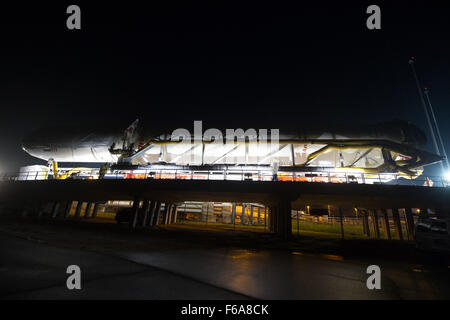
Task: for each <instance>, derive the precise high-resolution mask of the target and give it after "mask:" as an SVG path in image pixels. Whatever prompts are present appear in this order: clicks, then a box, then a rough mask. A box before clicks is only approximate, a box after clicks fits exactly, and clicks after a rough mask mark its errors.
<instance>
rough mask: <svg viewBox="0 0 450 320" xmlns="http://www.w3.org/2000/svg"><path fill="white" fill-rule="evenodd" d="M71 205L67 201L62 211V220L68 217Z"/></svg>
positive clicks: (71, 202) (70, 202)
mask: <svg viewBox="0 0 450 320" xmlns="http://www.w3.org/2000/svg"><path fill="white" fill-rule="evenodd" d="M72 204H73V201H67V203H66V208H65V209H64V216H63V217H64V218H67V217H69V215H70V210H72Z"/></svg>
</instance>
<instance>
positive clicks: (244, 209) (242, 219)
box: [241, 203, 247, 224]
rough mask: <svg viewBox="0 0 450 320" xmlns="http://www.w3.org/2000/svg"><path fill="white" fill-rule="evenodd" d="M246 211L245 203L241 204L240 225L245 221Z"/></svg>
mask: <svg viewBox="0 0 450 320" xmlns="http://www.w3.org/2000/svg"><path fill="white" fill-rule="evenodd" d="M246 209H247V204H246V203H243V204H242V212H241V224H244V221H245V211H247V210H246Z"/></svg>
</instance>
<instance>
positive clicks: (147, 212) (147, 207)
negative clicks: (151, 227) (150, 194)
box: [141, 199, 150, 227]
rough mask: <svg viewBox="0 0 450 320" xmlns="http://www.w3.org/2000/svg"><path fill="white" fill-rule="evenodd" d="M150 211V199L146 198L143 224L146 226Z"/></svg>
mask: <svg viewBox="0 0 450 320" xmlns="http://www.w3.org/2000/svg"><path fill="white" fill-rule="evenodd" d="M149 211H150V201H149V200H147V199H145V200H144V204H143V206H142V217H141V226H142V227H145V226H147V224H148V216H149Z"/></svg>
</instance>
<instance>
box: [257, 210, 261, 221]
mask: <svg viewBox="0 0 450 320" xmlns="http://www.w3.org/2000/svg"><path fill="white" fill-rule="evenodd" d="M257 221H258V225H259V224H261V207H258V220H257Z"/></svg>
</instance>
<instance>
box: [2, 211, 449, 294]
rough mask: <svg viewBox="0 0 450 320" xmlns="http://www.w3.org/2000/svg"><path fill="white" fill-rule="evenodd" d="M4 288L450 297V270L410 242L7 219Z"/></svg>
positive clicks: (9, 290)
mask: <svg viewBox="0 0 450 320" xmlns="http://www.w3.org/2000/svg"><path fill="white" fill-rule="evenodd" d="M97 222H98V221H97ZM73 264H75V265H78V266H80V268H81V271H82V289H81V290H68V289H67V288H66V279H67V277H68V275H67V274H66V268H67V266H69V265H73ZM373 264H376V265H378V266H380V268H381V274H382V280H381V285H382V288H381V290H368V289H367V287H366V279H367V277H368V275H367V274H366V268H367V267H368V266H369V265H373ZM0 284H1V285H0V298H2V299H227V300H228V299H449V298H450V267H449V263H448V261H447V260H446V258H442V257H433V256H430V255H425V254H422V253H417V252H416V251H415V248H414V244H413V243H407V242H405V243H400V242H398V241H393V242H387V241H374V240H345V241H343V242H342V241H339V240H333V239H326V238H324V239H320V238H312V237H307V236H304V237H300V238H299V239H297V240H292V241H290V242H285V241H281V240H279V239H277V238H276V237H274V236H272V235H270V234H266V233H252V232H242V231H241V232H233V231H218V230H207V229H198V228H194V227H192V226H170V227H165V228H157V229H152V230H135V231H131V230H130V229H129V228H128V227H127V226H119V225H115V224H110V223H93V222H87V221H74V220H67V221H58V220H34V219H31V218H28V219H22V218H17V217H12V216H9V217H7V216H0Z"/></svg>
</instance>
